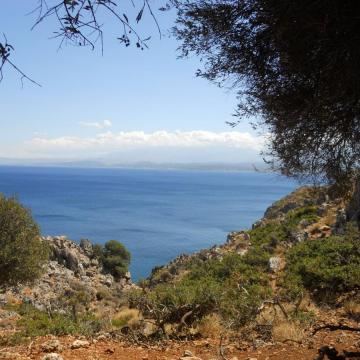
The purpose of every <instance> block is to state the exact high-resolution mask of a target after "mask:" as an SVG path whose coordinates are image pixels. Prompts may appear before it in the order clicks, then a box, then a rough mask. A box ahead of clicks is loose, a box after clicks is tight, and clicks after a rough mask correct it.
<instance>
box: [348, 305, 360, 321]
mask: <svg viewBox="0 0 360 360" xmlns="http://www.w3.org/2000/svg"><path fill="white" fill-rule="evenodd" d="M344 310H345V313H346V314H347V315H348V316H350V317H352V318H353V319H355V320H357V321H360V302H359V301H355V300H349V301H347V302H346V303H345V304H344Z"/></svg>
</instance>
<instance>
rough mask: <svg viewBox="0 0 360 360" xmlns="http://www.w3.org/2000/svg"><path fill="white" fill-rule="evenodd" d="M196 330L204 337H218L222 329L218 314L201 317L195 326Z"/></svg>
mask: <svg viewBox="0 0 360 360" xmlns="http://www.w3.org/2000/svg"><path fill="white" fill-rule="evenodd" d="M197 330H198V332H199V334H200V335H201V336H202V337H204V338H218V337H219V334H221V333H222V331H223V327H222V325H221V321H220V317H219V315H217V314H210V315H207V316H205V317H203V318H202V319H201V321H200V322H199V324H198V326H197Z"/></svg>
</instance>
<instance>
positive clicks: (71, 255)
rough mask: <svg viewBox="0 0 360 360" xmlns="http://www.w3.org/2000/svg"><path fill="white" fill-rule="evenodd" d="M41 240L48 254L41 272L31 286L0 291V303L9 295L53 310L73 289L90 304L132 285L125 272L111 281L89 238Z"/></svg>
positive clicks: (14, 300)
mask: <svg viewBox="0 0 360 360" xmlns="http://www.w3.org/2000/svg"><path fill="white" fill-rule="evenodd" d="M42 240H43V241H44V242H46V243H47V244H48V246H49V248H50V254H51V255H50V260H49V261H48V263H47V264H46V265H45V269H44V274H43V275H42V277H41V278H39V279H38V280H36V281H35V283H34V284H33V285H31V286H18V287H15V288H12V289H10V290H8V291H7V292H6V293H2V294H0V304H1V303H6V302H7V301H8V299H9V298H11V299H12V300H11V301H12V302H26V303H31V304H32V305H34V306H35V307H36V308H38V309H40V310H46V311H54V310H55V311H56V310H61V308H62V307H64V306H65V305H66V301H65V300H66V298H68V297H69V296H71V294H73V293H75V292H77V291H82V292H84V293H86V295H87V297H88V299H89V304H90V306H91V305H94V303H96V301H97V300H98V299H99V298H102V297H103V295H101V294H104V293H106V294H119V293H121V292H122V291H123V290H126V289H128V288H130V287H131V286H132V283H131V278H130V275H129V274H127V275H126V277H124V278H122V279H120V280H118V281H115V279H114V277H113V276H112V275H110V274H106V273H105V272H104V270H103V268H102V266H101V264H100V263H99V261H98V260H97V259H96V257H94V254H93V249H92V244H91V243H90V241H88V240H81V242H80V244H77V243H75V242H73V241H71V240H70V239H68V238H67V237H66V236H54V237H52V236H47V237H43V238H42Z"/></svg>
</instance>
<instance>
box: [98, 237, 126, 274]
mask: <svg viewBox="0 0 360 360" xmlns="http://www.w3.org/2000/svg"><path fill="white" fill-rule="evenodd" d="M130 258H131V257H130V253H129V251H128V250H127V249H126V248H125V246H124V245H123V244H121V243H120V242H119V241H117V240H109V241H108V242H107V243H105V245H104V248H103V255H102V263H103V266H104V269H105V271H108V272H109V273H110V274H111V275H113V276H114V277H115V278H121V277H122V276H124V275H125V273H126V272H127V271H128V266H129V264H130Z"/></svg>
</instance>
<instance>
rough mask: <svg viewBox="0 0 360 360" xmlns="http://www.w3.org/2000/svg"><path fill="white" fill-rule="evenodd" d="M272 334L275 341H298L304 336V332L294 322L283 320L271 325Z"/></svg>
mask: <svg viewBox="0 0 360 360" xmlns="http://www.w3.org/2000/svg"><path fill="white" fill-rule="evenodd" d="M272 336H273V339H274V340H275V341H279V342H284V341H292V342H297V343H300V342H301V340H302V339H303V338H304V332H303V330H302V329H301V328H300V327H299V326H298V325H296V324H295V323H293V322H289V321H283V322H279V323H277V324H275V325H274V326H273V329H272Z"/></svg>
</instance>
